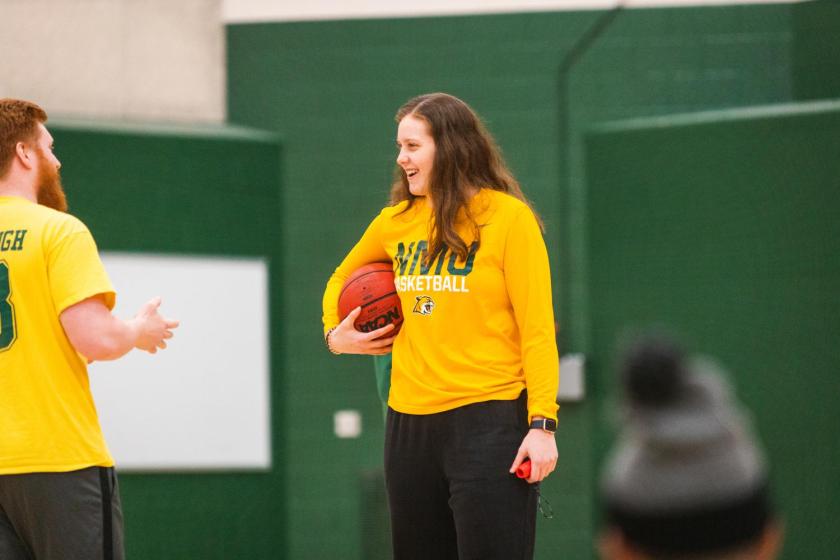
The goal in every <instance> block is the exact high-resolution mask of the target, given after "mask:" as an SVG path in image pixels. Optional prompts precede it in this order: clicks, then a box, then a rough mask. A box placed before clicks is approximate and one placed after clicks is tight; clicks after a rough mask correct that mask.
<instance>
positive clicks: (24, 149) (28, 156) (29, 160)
mask: <svg viewBox="0 0 840 560" xmlns="http://www.w3.org/2000/svg"><path fill="white" fill-rule="evenodd" d="M15 156H17V158H18V159H19V160H20V164H21V165H22V166H24V167H25V168H26V169H34V168H35V164H36V162H35V158H34V157H33V149H32V147H31V146H27V145H26V144H25V143H24V142H18V143H17V144H15Z"/></svg>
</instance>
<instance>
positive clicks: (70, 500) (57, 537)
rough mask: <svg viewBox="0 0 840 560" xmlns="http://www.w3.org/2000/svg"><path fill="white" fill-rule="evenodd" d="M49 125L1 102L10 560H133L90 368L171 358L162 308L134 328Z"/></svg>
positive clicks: (140, 317) (2, 496)
mask: <svg viewBox="0 0 840 560" xmlns="http://www.w3.org/2000/svg"><path fill="white" fill-rule="evenodd" d="M46 120H47V114H46V113H45V112H44V110H43V109H41V108H40V107H38V106H37V105H35V104H34V103H30V102H27V101H21V100H17V99H0V558H2V559H3V560H69V559H71V558H72V559H80V560H81V559H84V560H98V559H103V560H111V559H117V560H119V559H122V558H123V557H124V552H123V536H122V508H121V503H120V497H119V491H118V488H117V478H116V474H115V472H114V460H113V458H112V457H111V454H110V452H109V451H108V447H107V445H106V444H105V440H104V438H103V436H102V430H101V428H100V426H99V419H98V417H97V413H96V407H95V405H94V403H93V396H92V395H91V392H90V386H89V381H88V372H87V363H89V362H91V361H94V360H114V359H117V358H119V357H120V356H122V355H124V354H126V353H127V352H129V351H130V350H131V349H133V348H139V349H141V350H145V351H147V352H150V353H152V354H154V353H155V352H156V351H157V350H158V349H159V348H165V347H166V342H165V340H166V339H168V338H171V337H172V330H171V329H173V328H175V327H176V326H177V325H178V322H177V321H172V320H168V319H165V318H164V317H162V316H161V315H160V314H159V313H158V306H159V305H160V298H154V299H152V300H150V301H149V302H147V303H146V304H145V305H143V307H141V309H140V311H139V312H138V314H137V315H136V316H135V317H134V318H133V319H130V320H127V321H123V320H121V319H118V318H116V317H114V316H113V315H112V314H111V309H113V307H114V303H115V299H116V295H115V292H114V289H113V287H112V286H111V282H110V280H109V279H108V275H107V274H106V272H105V269H104V267H103V265H102V262H101V261H100V259H99V254H98V251H97V248H96V244H95V243H94V240H93V237H92V236H91V234H90V232H89V231H88V229H87V228H86V227H85V225H84V224H83V223H82V222H80V221H79V220H78V219H76V218H74V217H73V216H71V215H69V214H67V213H66V210H67V202H66V198H65V195H64V191H63V189H62V186H61V180H60V178H59V174H58V170H59V167H61V163H60V162H59V161H58V159H57V158H56V156H55V154H54V153H53V147H54V146H53V138H52V135H51V134H50V133H49V131H48V130H47V128H46V127H45V126H44V123H45V122H46Z"/></svg>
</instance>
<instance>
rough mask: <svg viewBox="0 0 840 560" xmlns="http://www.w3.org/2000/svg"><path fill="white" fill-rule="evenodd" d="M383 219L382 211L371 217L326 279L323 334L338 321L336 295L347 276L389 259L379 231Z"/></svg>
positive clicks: (339, 292)
mask: <svg viewBox="0 0 840 560" xmlns="http://www.w3.org/2000/svg"><path fill="white" fill-rule="evenodd" d="M384 219H385V218H384V217H383V215H382V213H380V214H379V215H378V216H377V217H376V218H374V219H373V221H372V222H371V223H370V225H369V226H368V228H367V230H365V233H364V235H362V238H361V239H360V240H359V242H358V243H356V246H355V247H353V249H351V250H350V252H349V253H348V254H347V256H346V257H344V260H343V261H341V264H340V265H338V268H336V269H335V272H333V274H332V276H330V279H329V281H327V287H326V289H325V290H324V299H323V308H324V316H323V321H324V334H325V335H326V333H327V331H328V330H330V329H331V328H333V327H334V326H336V325H338V323H339V322H340V321H339V319H338V296H339V294H341V288H342V287H343V286H344V282H345V281H346V280H347V278H348V277H349V276H350V275H351V274H353V272H354V271H355V270H356V269H357V268H359V267H361V266H364V265H366V264H370V263H374V262H383V261H390V260H391V258H390V257H389V256H388V253H387V252H386V251H385V248H384V247H383V245H382V240H381V237H380V233H379V232H380V228H381V227H382V221H383V220H384Z"/></svg>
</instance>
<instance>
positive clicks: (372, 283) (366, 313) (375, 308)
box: [338, 262, 403, 336]
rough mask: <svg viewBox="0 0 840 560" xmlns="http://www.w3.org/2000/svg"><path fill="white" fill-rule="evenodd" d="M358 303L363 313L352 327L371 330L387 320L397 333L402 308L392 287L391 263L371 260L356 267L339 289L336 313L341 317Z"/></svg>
mask: <svg viewBox="0 0 840 560" xmlns="http://www.w3.org/2000/svg"><path fill="white" fill-rule="evenodd" d="M359 306H361V308H362V312H361V313H359V316H358V317H357V318H356V322H355V323H354V324H353V326H355V327H356V330H357V331H361V332H370V331H375V330H376V329H380V328H382V327H384V326H385V325H387V324H389V323H393V324H394V330H393V331H391V332H390V333H388V336H393V335H395V334H397V332H399V330H400V327H401V326H402V322H403V313H402V307H401V306H400V297H399V295H397V289H396V287H395V286H394V271H393V269H392V268H391V263H387V262H386V263H383V262H378V263H372V264H366V265H365V266H363V267H361V268H359V269H358V270H356V271H355V272H354V273H353V274H351V275H350V277H349V278H348V279H347V281H346V282H345V283H344V287H343V288H341V294H339V296H338V315H339V317H341V320H344V318H345V317H347V315H348V314H349V313H350V312H351V311H353V310H354V309H356V308H357V307H359Z"/></svg>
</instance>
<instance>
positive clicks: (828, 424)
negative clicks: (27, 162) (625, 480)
mask: <svg viewBox="0 0 840 560" xmlns="http://www.w3.org/2000/svg"><path fill="white" fill-rule="evenodd" d="M838 134H840V103H838V102H834V103H828V102H826V103H821V104H819V103H815V104H811V105H802V106H779V107H770V108H758V109H751V110H744V111H730V112H718V113H707V114H699V115H691V116H685V117H661V118H658V119H648V120H639V121H627V122H625V123H617V124H615V125H607V126H603V127H599V128H596V130H595V132H593V133H592V134H591V135H590V136H589V137H588V140H587V152H586V153H587V166H586V171H587V176H588V194H589V199H588V211H589V214H588V215H589V218H590V229H589V259H590V286H589V287H590V296H591V304H590V309H591V313H592V315H591V325H592V331H591V339H592V353H591V357H592V361H591V366H592V372H593V374H594V376H595V377H596V378H597V380H598V383H599V384H600V385H601V386H602V387H604V388H605V389H610V392H614V389H615V388H614V381H615V378H614V349H615V344H616V341H617V339H618V338H620V337H621V336H622V334H623V333H625V332H627V331H628V329H636V328H639V327H643V326H649V325H665V326H669V327H671V328H673V329H675V330H676V331H677V332H678V333H681V335H682V336H683V337H684V338H685V339H686V341H687V342H688V343H689V345H690V346H691V347H692V348H695V349H697V350H701V351H704V352H708V353H709V354H711V355H713V356H715V357H716V358H718V359H719V360H720V361H721V362H722V363H723V364H724V365H725V366H726V367H728V368H729V369H730V370H731V373H732V376H733V380H734V382H735V385H736V386H737V388H738V393H739V395H740V397H741V398H742V400H743V401H744V402H745V404H746V405H747V406H748V407H749V408H750V409H751V411H752V412H753V414H754V417H755V421H756V424H757V428H758V432H759V433H760V435H761V436H762V439H763V441H764V444H765V447H766V449H767V452H768V456H769V458H770V462H771V467H772V474H773V482H774V485H775V490H776V495H777V498H778V502H779V503H780V505H781V510H782V512H783V515H784V518H785V523H786V528H787V537H786V548H785V553H784V556H783V557H784V558H786V559H791V560H793V559H800V558H808V559H813V560H821V559H825V560H829V559H833V558H835V557H836V554H837V552H836V549H837V547H836V542H834V539H832V538H830V537H829V536H830V535H832V534H834V521H833V519H834V518H836V517H837V516H838V515H840V477H838V475H837V468H836V465H837V463H838V461H840V444H839V443H838V442H837V438H836V437H835V436H836V434H835V432H836V428H837V426H838V425H840V407H838V406H837V402H836V401H837V395H838V394H840V379H838V377H837V371H838V368H839V367H840V346H838V345H837V343H836V341H837V339H838V336H840V299H838V298H837V295H836V294H837V288H836V287H837V285H838V282H840V253H838V251H837V240H838V239H840V222H838V220H837V209H838V208H840V191H838V190H837V188H836V187H837V177H838V176H840V144H838V143H837V142H836V138H837V136H838ZM606 439H607V438H606V437H604V438H603V439H602V440H601V441H602V442H605V441H606ZM601 451H603V448H601Z"/></svg>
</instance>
